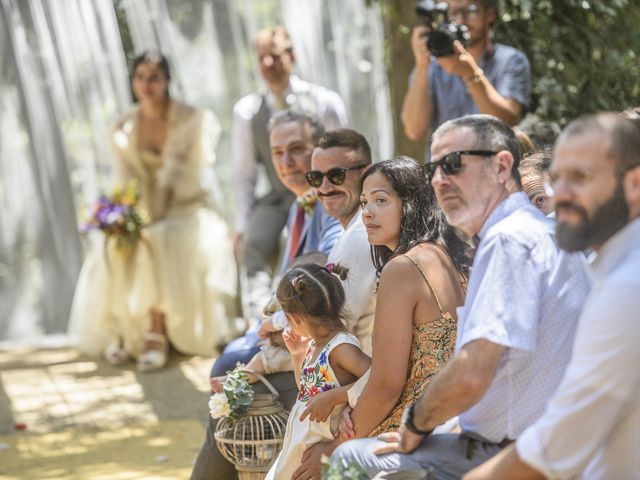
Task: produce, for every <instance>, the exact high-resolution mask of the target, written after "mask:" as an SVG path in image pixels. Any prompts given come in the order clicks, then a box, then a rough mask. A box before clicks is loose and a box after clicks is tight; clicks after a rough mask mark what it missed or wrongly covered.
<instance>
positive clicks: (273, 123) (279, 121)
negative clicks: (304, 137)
mask: <svg viewBox="0 0 640 480" xmlns="http://www.w3.org/2000/svg"><path fill="white" fill-rule="evenodd" d="M287 123H297V124H298V125H300V126H301V127H302V128H303V129H308V130H307V131H308V133H309V135H310V137H311V141H312V142H313V144H314V145H317V144H318V140H319V139H320V137H321V136H322V135H323V134H324V127H323V126H322V124H321V123H320V121H319V120H318V118H317V117H315V116H311V115H307V114H306V113H302V112H296V111H294V110H284V111H282V112H278V113H276V114H275V115H274V116H273V117H271V120H269V133H271V132H272V131H273V129H274V128H276V127H279V126H280V125H284V124H287Z"/></svg>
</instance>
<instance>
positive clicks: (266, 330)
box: [258, 319, 277, 338]
mask: <svg viewBox="0 0 640 480" xmlns="http://www.w3.org/2000/svg"><path fill="white" fill-rule="evenodd" d="M273 332H277V330H276V328H275V327H274V326H273V322H272V321H271V319H267V320H263V321H262V323H261V324H260V328H259V329H258V336H259V337H260V338H269V334H270V333H273Z"/></svg>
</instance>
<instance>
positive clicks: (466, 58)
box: [401, 0, 531, 156]
mask: <svg viewBox="0 0 640 480" xmlns="http://www.w3.org/2000/svg"><path fill="white" fill-rule="evenodd" d="M416 13H417V14H418V15H419V16H420V17H421V18H422V19H423V24H422V25H419V26H417V27H415V28H414V29H413V34H412V37H411V47H412V49H413V54H414V56H415V68H414V71H413V73H412V75H411V81H410V85H409V90H408V91H407V94H406V95H405V98H404V102H403V105H402V115H401V116H402V123H403V125H404V130H405V134H406V135H407V137H408V138H410V139H411V140H422V139H423V138H426V137H427V136H428V135H430V134H431V132H432V131H434V130H435V129H436V128H438V126H439V125H441V124H442V123H444V122H446V121H447V120H451V119H454V118H458V117H462V116H464V115H467V114H470V113H488V114H491V115H494V116H496V117H498V118H500V119H502V120H504V121H505V122H506V123H508V124H509V125H511V126H513V125H515V124H516V123H518V121H519V119H520V117H521V115H522V114H523V113H524V112H525V111H526V109H527V108H528V106H529V94H530V92H531V71H530V67H529V61H528V60H527V57H526V56H525V55H524V54H523V53H522V52H521V51H519V50H516V49H515V48H513V47H509V46H507V45H502V44H499V43H496V44H493V43H492V42H491V39H490V33H491V28H492V26H493V23H494V22H495V20H496V18H497V16H498V10H497V0H448V1H447V2H440V3H436V2H434V1H432V0H421V1H419V2H418V3H417V5H416ZM428 151H429V148H428V146H427V156H428Z"/></svg>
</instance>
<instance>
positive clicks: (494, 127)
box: [431, 113, 522, 187]
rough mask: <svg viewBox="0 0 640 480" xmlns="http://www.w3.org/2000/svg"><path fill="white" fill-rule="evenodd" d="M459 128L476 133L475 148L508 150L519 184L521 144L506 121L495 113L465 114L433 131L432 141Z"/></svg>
mask: <svg viewBox="0 0 640 480" xmlns="http://www.w3.org/2000/svg"><path fill="white" fill-rule="evenodd" d="M458 128H468V129H470V130H471V131H472V132H473V133H474V135H475V142H474V145H473V149H474V150H491V151H494V152H499V151H501V150H506V151H508V152H510V153H511V155H512V156H513V168H512V169H511V176H512V177H513V179H514V180H515V181H516V183H517V184H518V186H520V187H521V186H522V184H521V183H520V173H519V172H518V166H519V165H520V144H519V143H518V138H517V137H516V134H515V132H514V131H513V129H512V128H511V127H510V126H509V125H507V124H506V123H505V122H504V121H502V120H500V119H499V118H497V117H494V116H493V115H486V114H482V113H479V114H475V115H465V116H464V117H460V118H455V119H453V120H449V121H448V122H445V123H443V124H442V125H440V126H439V127H438V128H437V129H436V131H435V132H433V136H432V137H431V138H432V141H433V140H435V139H436V138H438V137H440V136H442V135H444V134H445V133H447V132H450V131H451V130H456V129H458Z"/></svg>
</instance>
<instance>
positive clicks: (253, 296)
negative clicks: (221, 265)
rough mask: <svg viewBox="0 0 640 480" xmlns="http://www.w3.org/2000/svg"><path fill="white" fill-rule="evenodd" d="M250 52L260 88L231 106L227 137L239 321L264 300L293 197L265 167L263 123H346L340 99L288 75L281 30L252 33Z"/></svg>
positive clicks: (267, 152) (288, 52)
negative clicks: (261, 186)
mask: <svg viewBox="0 0 640 480" xmlns="http://www.w3.org/2000/svg"><path fill="white" fill-rule="evenodd" d="M255 48H256V53H257V59H258V63H259V65H260V74H261V76H262V79H263V80H264V83H265V86H264V87H263V88H262V89H261V90H260V91H259V92H257V93H251V94H249V95H246V96H245V97H243V98H241V99H240V100H239V101H238V103H236V105H235V106H234V109H233V131H232V137H231V142H232V162H233V172H234V174H233V177H234V183H235V195H236V218H235V228H236V232H235V239H234V243H235V247H236V252H237V253H239V258H240V259H241V262H242V272H243V275H242V285H243V289H242V293H243V295H242V299H243V302H242V304H243V313H244V315H245V318H257V317H259V314H260V311H261V310H262V307H263V305H264V303H265V301H266V300H267V299H268V297H269V295H270V292H271V280H272V277H273V273H274V267H275V264H276V261H277V258H278V254H279V238H280V232H281V231H282V229H283V228H284V226H285V224H286V223H287V217H288V214H289V208H290V207H291V204H292V203H293V200H294V198H295V197H294V194H293V193H292V192H291V191H290V190H289V189H288V188H287V187H286V186H285V185H284V184H283V182H282V181H280V179H279V178H278V175H277V173H276V170H275V169H274V166H273V163H272V162H271V149H270V147H269V132H268V129H267V125H268V124H269V119H270V118H271V117H272V116H273V114H274V113H276V112H279V111H282V110H286V109H290V110H294V111H299V112H303V113H306V114H309V115H313V116H315V117H317V118H318V119H319V120H320V122H321V123H322V124H323V126H324V127H325V129H326V130H332V129H334V128H338V127H341V126H342V127H343V126H346V124H347V113H346V107H345V105H344V102H343V101H342V99H341V98H340V95H338V94H337V93H336V92H334V91H332V90H329V89H327V88H324V87H321V86H319V85H315V84H313V83H309V82H305V81H303V80H300V79H299V78H298V77H297V76H296V75H293V67H294V65H295V61H296V56H295V54H294V50H293V44H292V43H291V38H290V37H289V33H288V32H287V30H286V29H285V28H284V27H282V26H276V27H273V28H266V29H263V30H260V31H258V32H257V33H256V34H255ZM259 169H261V170H263V171H264V172H265V174H266V177H267V180H268V182H267V183H268V186H267V187H266V192H260V191H259V190H258V191H257V190H256V187H257V183H258V171H259Z"/></svg>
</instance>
